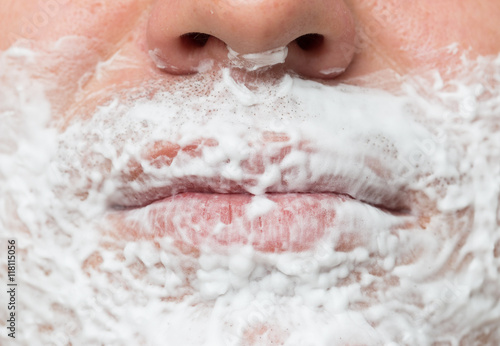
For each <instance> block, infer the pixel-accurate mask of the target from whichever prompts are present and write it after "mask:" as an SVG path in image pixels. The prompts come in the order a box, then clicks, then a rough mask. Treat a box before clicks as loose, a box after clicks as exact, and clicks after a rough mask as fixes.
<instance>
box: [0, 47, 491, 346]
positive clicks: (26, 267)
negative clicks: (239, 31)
mask: <svg viewBox="0 0 500 346" xmlns="http://www.w3.org/2000/svg"><path fill="white" fill-rule="evenodd" d="M1 59H3V60H1V61H0V71H1V72H2V76H3V77H2V78H3V80H2V83H1V84H0V92H1V93H2V95H7V96H8V97H2V99H1V100H0V118H1V119H2V126H4V125H5V127H2V136H1V137H0V179H1V180H2V184H0V206H1V208H0V227H2V228H3V229H7V230H8V232H9V234H8V236H15V237H17V239H18V241H19V244H20V249H21V251H23V256H21V257H20V265H19V268H20V272H19V274H18V278H19V280H20V283H21V284H22V288H23V290H24V291H23V292H24V293H23V295H22V297H20V299H21V300H20V303H19V304H20V305H19V310H21V311H22V312H23V315H24V317H23V318H24V319H25V321H26V322H24V325H23V326H22V328H23V333H21V334H20V335H19V337H20V342H24V343H26V344H30V343H33V342H34V341H33V340H36V342H42V343H48V342H54V341H56V342H59V343H61V344H67V343H69V342H71V343H80V344H88V343H92V342H93V341H94V340H96V339H99V340H100V342H102V343H106V344H112V343H119V344H123V343H127V342H134V343H139V344H147V343H154V342H155V341H156V340H163V341H164V340H167V341H168V342H169V343H171V344H204V343H205V344H209V345H210V344H214V345H221V344H227V345H239V344H242V343H245V342H248V340H255V342H256V343H259V342H260V343H271V342H275V343H280V342H281V343H288V344H294V343H296V344H306V342H308V343H311V342H312V343H313V344H317V345H324V344H327V345H331V344H339V345H342V344H345V342H346V340H348V342H351V343H360V344H370V343H371V344H373V343H390V342H393V343H398V344H430V343H432V342H441V341H442V342H451V343H453V342H458V340H459V339H460V338H462V337H465V336H466V335H474V333H476V332H477V331H478V330H484V328H487V327H489V326H492V328H491V330H496V328H495V321H498V318H499V316H500V314H499V312H498V311H499V310H498V309H499V308H498V299H497V298H498V297H497V295H496V294H497V293H496V292H498V291H499V290H500V288H499V287H498V282H500V280H499V277H498V276H499V270H498V269H499V266H500V263H499V260H498V258H499V257H498V254H497V255H495V253H498V251H497V252H494V251H493V250H494V249H493V245H492V244H498V243H499V241H500V240H499V238H500V234H499V233H498V221H497V219H496V213H497V211H498V210H499V205H498V200H499V199H498V196H499V195H500V191H499V190H500V184H499V180H498V179H499V178H498V177H499V176H500V168H499V164H498V162H499V158H500V152H499V149H498V148H499V146H498V143H500V138H499V136H500V131H498V123H499V118H498V117H499V113H498V109H499V107H498V97H497V96H498V95H497V94H494V95H493V96H496V97H491V98H487V100H484V101H482V100H481V97H483V96H484V93H486V92H494V93H497V92H498V90H496V89H489V86H488V85H485V86H484V89H483V90H484V91H483V92H484V93H479V94H476V93H477V90H478V89H477V88H476V86H472V87H465V86H463V87H459V88H456V89H455V90H454V91H446V90H448V89H446V90H445V89H439V88H437V89H436V93H438V95H439V96H440V97H441V98H442V99H443V100H445V101H446V102H445V103H446V104H447V106H449V107H443V106H439V105H435V104H433V103H430V102H428V101H427V100H425V99H423V98H421V97H420V96H419V95H417V94H412V92H413V90H412V88H411V87H410V86H409V87H408V88H407V89H405V95H406V96H401V97H395V96H393V95H389V94H387V93H383V92H380V91H374V90H363V89H359V88H353V87H348V86H339V87H335V88H329V87H325V86H321V85H319V84H316V83H312V82H307V81H301V80H298V79H293V78H288V77H287V78H288V79H284V80H283V81H281V83H278V86H279V87H276V85H271V86H269V85H268V86H266V85H263V86H258V87H257V88H252V89H250V88H247V90H245V92H246V93H247V96H248V97H249V98H248V100H249V101H248V102H246V103H245V99H243V101H242V99H241V98H240V96H239V95H240V94H239V93H240V91H241V89H237V88H238V87H241V85H237V84H232V83H230V82H231V81H230V80H229V79H224V78H223V77H221V80H220V82H218V83H215V85H214V87H213V89H212V90H211V92H210V93H207V94H204V95H203V96H199V95H198V97H192V98H189V99H186V98H184V97H182V95H181V94H180V93H179V94H172V93H171V92H163V93H162V92H158V93H157V94H156V96H155V97H154V98H153V99H152V100H149V99H146V98H144V99H137V98H135V100H134V101H133V102H131V103H127V102H121V101H119V99H118V97H117V99H116V100H115V101H114V102H110V103H109V104H107V105H104V106H102V107H101V108H99V110H98V111H97V112H96V114H94V116H93V117H92V119H90V120H89V121H87V122H75V123H74V124H73V125H72V126H70V127H69V128H68V130H67V131H66V132H65V133H63V134H60V135H58V136H57V137H56V134H55V133H54V132H53V131H51V130H48V129H46V128H45V124H46V121H47V120H48V119H49V117H50V115H51V114H50V113H51V109H50V104H49V103H48V102H47V100H46V99H45V97H44V96H43V88H42V87H38V86H36V84H35V83H33V81H32V80H31V79H29V78H28V77H27V76H26V75H25V74H24V72H23V68H22V66H25V65H24V64H23V61H24V60H23V59H28V60H29V59H35V60H36V59H37V58H36V56H35V55H32V54H31V53H30V52H29V51H26V50H11V51H9V52H7V53H3V54H2V55H1ZM488 64H489V65H488V66H490V67H491V66H493V67H495V66H498V63H496V64H497V65H495V62H491V61H489V62H488ZM14 67H16V68H14ZM497 70H498V68H496V69H495V71H497ZM474 73H476V74H478V75H479V73H480V71H474ZM495 73H496V72H495ZM490 75H491V73H490ZM494 76H495V77H494V78H496V80H497V81H499V80H500V77H498V74H496V75H494ZM233 82H234V81H233ZM192 85H193V83H192V82H191V81H187V82H186V84H185V85H184V86H183V87H185V88H186V89H184V90H190V91H191V92H193V93H194V91H193V89H190V88H191V86H192ZM460 85H461V84H460V83H458V86H460ZM180 88H181V86H179V90H180ZM124 94H125V95H126V91H125V92H124ZM408 95H409V96H408ZM192 96H195V95H192ZM470 97H472V99H471V98H470ZM466 99H467V100H476V103H475V106H474V107H470V105H471V104H474V103H473V102H472V103H470V102H469V101H467V102H465V101H464V100H466ZM455 103H456V104H455ZM452 104H453V105H452ZM456 105H458V107H454V106H456ZM460 105H462V106H460ZM452 106H453V107H452ZM457 109H458V111H457ZM450 114H451V115H450ZM471 114H473V115H471ZM495 126H496V127H495ZM439 128H442V129H443V132H444V133H445V134H446V137H445V138H446V139H443V138H444V137H441V136H438V135H437V134H439V131H438V130H439ZM270 134H271V135H270ZM276 134H279V136H276ZM200 138H209V139H211V140H212V141H211V142H207V143H217V145H213V144H211V145H199V146H198V147H196V145H194V144H193V143H194V142H196V140H199V139H200ZM165 139H168V140H169V141H171V142H173V143H175V144H177V145H178V146H179V148H180V149H179V151H178V153H177V155H175V156H174V158H173V160H172V161H171V163H170V165H165V164H164V165H160V166H159V167H157V166H154V165H152V164H151V163H150V160H146V159H144V157H143V149H144V148H145V147H148V145H150V144H151V143H155V142H157V141H164V140H165ZM287 147H290V148H291V149H292V150H291V151H288V154H287V155H285V157H284V158H283V160H281V161H280V160H275V161H271V160H270V161H263V162H259V161H258V160H255V161H251V162H246V160H248V159H251V158H255V157H257V156H258V155H257V154H258V153H259V152H260V151H263V150H269V151H268V152H267V154H268V156H272V155H278V154H280V153H281V152H282V150H283V149H286V148H287ZM193 148H195V149H193ZM373 159H376V160H373ZM131 160H136V162H138V163H139V164H140V166H141V167H142V169H143V170H145V171H147V173H148V174H149V177H151V181H148V184H154V183H157V184H158V186H160V185H162V184H165V182H169V181H175V179H176V178H178V177H179V176H201V177H202V178H206V179H210V178H213V177H220V176H225V177H228V178H230V179H232V180H233V181H238V182H243V181H247V179H250V178H256V179H254V181H253V183H251V184H250V183H248V184H244V183H242V186H243V187H244V188H245V189H247V190H248V192H252V193H255V194H256V195H257V196H256V197H254V198H253V200H252V202H251V204H250V205H249V206H248V208H247V209H245V213H247V214H248V215H249V216H250V217H258V216H259V215H265V214H267V213H270V212H273V210H274V205H273V203H270V200H269V198H267V197H266V196H265V195H263V194H264V192H265V191H266V190H267V189H269V188H270V187H272V186H273V185H276V182H277V181H280V179H276V177H281V175H282V174H286V175H287V177H288V178H289V181H290V182H291V184H292V185H293V186H292V187H293V188H294V189H297V190H300V189H309V188H310V186H308V185H307V182H308V181H309V180H311V179H314V180H320V178H321V177H328V176H329V175H328V174H332V173H333V174H334V175H335V176H341V177H343V181H346V182H347V184H349V188H350V189H351V190H353V191H355V193H356V194H358V195H359V196H365V197H366V198H369V199H371V200H374V199H376V198H377V195H376V193H374V192H373V191H372V190H369V189H367V186H368V185H367V184H366V183H363V181H368V182H369V183H370V184H369V186H374V185H375V186H386V185H387V182H390V184H389V185H390V186H392V187H393V188H394V189H395V190H396V191H397V189H399V188H401V187H402V186H408V187H409V189H411V190H412V191H414V192H416V193H421V194H422V195H423V196H425V197H426V199H423V200H424V201H426V202H427V201H430V203H429V204H434V203H435V204H436V205H437V206H438V208H439V210H427V209H426V208H427V204H426V205H423V203H422V204H414V205H412V208H413V210H414V211H415V212H419V211H420V210H426V212H428V213H429V214H426V215H424V216H426V217H427V218H428V220H427V222H424V225H425V227H426V228H425V229H424V227H420V226H419V225H413V224H412V225H410V226H406V227H405V226H404V225H400V224H399V223H398V222H396V221H395V220H399V218H397V217H396V216H390V217H388V216H387V214H386V213H384V212H382V211H380V210H378V209H376V208H373V207H370V206H367V205H364V204H361V203H345V204H342V206H340V207H338V208H336V209H335V212H336V217H337V225H338V227H339V228H338V231H336V232H331V233H330V234H329V236H326V237H325V238H324V239H323V240H322V241H321V242H319V243H318V244H316V246H315V247H313V248H311V249H307V250H305V251H301V252H296V253H281V254H278V253H262V252H259V251H256V250H255V249H254V248H252V247H248V246H236V247H234V248H225V249H222V250H221V249H213V248H211V247H203V246H200V247H196V246H189V244H179V243H178V242H176V241H175V240H174V239H173V238H172V237H163V238H153V239H148V240H134V241H129V242H127V241H125V240H123V239H116V238H112V237H109V236H108V235H106V233H104V230H106V226H107V225H106V224H105V222H104V216H105V214H106V213H107V212H108V210H107V207H108V199H109V198H110V196H112V195H113V194H116V193H117V191H119V190H120V189H122V188H124V187H125V186H126V185H128V184H129V183H130V182H124V181H123V179H122V178H123V172H128V173H134V171H133V170H131V169H130V168H129V167H128V164H129V163H130V161H131ZM245 162H246V163H247V166H245ZM380 165H381V166H384V167H388V168H389V170H390V172H389V173H388V174H386V172H384V171H383V170H380V167H379V166H380ZM245 167H246V168H245ZM256 168H258V170H257V171H254V169H256ZM257 178H258V179H257ZM249 181H252V180H251V179H250V180H249ZM327 183H328V184H331V183H332V181H327ZM134 184H135V185H134V188H137V189H140V188H142V186H141V182H140V179H137V181H135V182H134ZM459 196H461V197H459ZM121 197H123V196H121ZM118 200H120V199H119V198H118ZM418 202H419V200H418V199H416V201H415V203H418ZM11 204H13V205H14V206H15V207H10V205H11ZM438 211H442V212H443V213H438ZM13 214H14V215H16V217H15V218H14V217H13ZM359 215H363V218H362V220H360V219H359ZM141 217H144V215H142V216H141V214H140V212H139V213H138V217H137V219H136V220H135V221H137V222H147V221H149V220H142V219H141ZM15 219H16V221H14V220H15ZM349 230H356V232H349ZM360 230H361V231H360ZM451 268H456V269H451ZM40 287H41V288H43V290H42V291H41V290H40V289H39V288H40ZM4 317H5V316H4ZM2 319H3V317H2ZM30 321H36V322H30ZM492 321H493V322H492ZM43 326H53V327H54V328H53V329H50V328H48V330H50V333H44V332H43V330H44V329H43V328H42V327H43ZM448 331H449V332H448ZM492 333H495V332H492ZM493 337H496V339H493V340H494V341H496V340H500V336H498V334H496V335H495V334H493ZM2 338H3V336H2ZM252 338H253V339H252ZM0 340H1V341H3V340H4V339H0ZM465 340H466V339H465ZM466 341H467V340H466ZM470 343H471V344H472V343H473V342H470Z"/></svg>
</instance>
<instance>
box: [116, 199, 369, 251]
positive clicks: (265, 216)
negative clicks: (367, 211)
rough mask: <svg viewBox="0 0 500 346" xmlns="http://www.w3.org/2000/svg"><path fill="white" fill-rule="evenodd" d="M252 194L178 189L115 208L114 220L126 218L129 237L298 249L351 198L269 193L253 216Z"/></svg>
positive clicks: (332, 222)
mask: <svg viewBox="0 0 500 346" xmlns="http://www.w3.org/2000/svg"><path fill="white" fill-rule="evenodd" d="M253 198H255V196H252V195H249V194H208V193H183V194H180V195H175V196H171V197H168V198H165V199H163V200H160V201H157V202H155V203H153V204H151V205H148V206H147V207H144V208H141V209H137V210H129V211H119V212H117V214H116V219H117V220H118V219H121V220H122V221H123V220H126V219H128V221H126V222H124V225H122V226H124V227H125V228H122V229H124V230H125V232H126V233H128V234H129V235H132V236H133V237H134V238H155V237H165V236H170V237H172V238H173V239H174V240H175V241H178V242H182V243H189V244H190V245H193V246H195V247H199V246H202V245H209V246H211V247H214V246H216V247H218V246H228V245H233V244H239V245H244V244H249V245H252V246H253V247H254V248H255V249H256V250H260V251H265V252H281V251H303V250H307V249H309V248H311V247H312V246H313V245H314V244H316V243H317V241H318V240H319V239H321V238H322V237H323V236H324V235H325V231H326V230H328V229H330V228H333V227H336V208H338V207H339V205H340V204H342V203H346V202H347V201H349V200H351V201H352V199H351V198H350V197H348V196H344V195H337V194H326V193H318V194H296V193H289V194H268V195H266V196H265V198H267V199H268V200H269V201H271V202H270V205H271V206H270V208H269V210H266V211H264V212H263V213H262V215H258V216H253V215H251V213H252V211H251V206H252V199H253ZM356 203H360V202H356ZM352 245H353V244H350V245H348V244H343V245H342V244H339V246H340V247H342V246H352Z"/></svg>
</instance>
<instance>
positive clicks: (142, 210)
mask: <svg viewBox="0 0 500 346" xmlns="http://www.w3.org/2000/svg"><path fill="white" fill-rule="evenodd" d="M278 140H280V138H278ZM273 141H274V142H276V138H275V140H273ZM284 142H285V141H284ZM217 145H218V144H217V143H216V142H208V143H202V142H199V143H197V144H196V145H194V146H189V147H186V148H182V147H180V146H178V145H175V144H172V143H167V144H165V143H161V144H160V145H157V144H155V145H153V146H152V147H151V148H149V149H148V151H147V155H146V156H145V158H146V162H149V164H150V165H151V166H153V167H155V168H157V169H158V170H159V171H158V172H165V171H167V173H168V170H169V169H170V168H171V165H175V164H176V162H175V159H176V157H178V156H179V155H182V154H183V151H186V152H187V158H188V160H189V157H199V156H200V155H201V149H200V147H201V146H205V148H209V149H210V147H215V146H217ZM289 152H290V149H289V148H288V147H287V146H286V145H285V144H284V145H283V148H282V149H281V150H279V151H278V153H279V154H278V155H276V156H274V157H265V156H264V155H263V154H259V153H258V154H257V156H255V157H250V158H249V159H248V160H247V161H246V162H243V163H242V164H241V166H242V168H243V171H244V173H245V174H246V175H245V176H244V177H243V178H242V179H240V180H234V179H230V178H223V177H222V176H217V175H213V176H209V177H205V176H197V175H193V174H185V175H180V176H169V178H168V183H166V182H163V180H162V179H159V178H158V176H155V175H154V174H152V173H145V170H144V169H143V166H142V165H140V164H138V163H135V162H134V161H131V162H130V163H129V167H130V169H129V170H128V171H127V172H124V173H123V174H122V177H121V179H120V181H122V182H123V184H122V185H119V186H118V189H117V192H116V193H115V194H114V195H112V196H111V198H110V205H111V206H112V207H113V209H114V211H111V212H110V219H111V220H112V222H113V223H114V225H115V226H114V228H115V229H119V230H120V233H121V234H122V235H124V236H125V237H132V238H133V239H152V238H156V237H171V238H172V239H173V240H174V241H176V242H179V243H182V244H188V245H189V246H193V247H195V248H199V247H200V246H204V245H208V246H210V247H221V246H222V247H226V246H229V245H234V244H239V245H243V244H249V245H252V246H253V247H254V248H255V249H257V250H260V251H266V252H281V251H304V250H307V249H309V248H311V247H313V246H314V244H317V243H318V241H319V240H320V239H322V238H323V237H325V236H326V235H328V234H331V233H332V232H337V233H339V234H340V233H341V234H344V235H345V236H343V239H344V240H338V242H337V245H336V247H337V248H338V249H340V250H342V249H343V250H346V251H347V250H348V249H352V248H354V247H355V246H358V245H360V244H358V243H357V242H356V241H355V239H358V238H361V237H360V236H359V232H360V230H359V229H356V227H357V226H356V222H357V221H360V220H361V221H362V220H363V217H365V216H368V215H369V214H370V213H372V214H373V213H374V212H376V213H381V214H384V215H387V216H388V217H394V216H396V218H398V217H397V216H405V215H408V207H407V204H406V203H408V201H407V199H406V195H405V193H403V192H402V191H400V190H398V189H394V188H392V189H391V186H390V184H388V185H387V189H384V187H383V186H382V187H381V186H380V184H379V185H378V186H371V185H370V186H368V185H367V186H366V188H364V189H358V190H357V191H358V192H359V191H361V192H360V195H358V196H355V195H354V194H352V193H351V187H352V185H353V181H352V179H350V180H349V177H342V176H334V175H332V174H328V173H327V174H324V175H322V176H320V177H319V178H318V179H316V180H314V181H308V180H306V181H305V182H304V183H302V184H301V185H300V187H301V188H300V189H292V188H290V185H292V184H293V183H294V182H293V181H289V180H287V174H288V171H287V170H286V169H283V170H282V171H281V174H282V179H281V181H279V182H278V183H276V184H274V185H272V186H269V187H268V188H267V189H266V191H264V193H263V194H262V195H261V196H260V197H256V196H254V195H252V194H251V193H250V191H251V188H252V187H253V186H254V184H255V181H254V179H258V178H259V174H262V173H261V172H260V170H261V169H262V168H263V167H262V165H263V163H262V162H270V161H271V162H274V163H278V164H279V163H280V162H281V161H282V160H283V159H284V158H285V157H286V155H287V154H288V153H289ZM185 156H186V155H185ZM184 158H185V157H184ZM367 162H371V164H372V165H374V166H376V168H374V169H375V170H377V172H379V171H380V172H381V173H380V174H383V176H384V177H385V176H388V175H387V174H386V172H384V171H383V170H382V168H381V167H378V166H377V165H376V164H374V163H373V162H375V161H373V160H371V161H365V162H363V163H364V164H365V165H366V164H367ZM292 168H293V169H299V170H300V169H305V168H304V167H292ZM210 169H213V167H208V169H207V170H208V171H210ZM372 171H373V169H372ZM149 172H151V170H150V171H149ZM153 172H154V170H153ZM158 174H159V173H158ZM350 184H351V185H350ZM354 184H356V182H354ZM356 186H357V187H358V186H359V184H357V185H356ZM363 193H366V196H368V197H369V196H376V198H374V199H373V200H369V199H368V198H367V199H364V198H363ZM255 198H260V199H261V201H262V200H264V206H265V207H264V210H261V211H258V212H257V214H256V213H255V212H253V211H252V210H253V209H252V208H257V209H259V204H258V203H259V202H255V200H254V199H255ZM352 206H354V207H361V209H360V210H362V211H363V212H366V213H367V214H366V215H355V216H354V217H355V218H357V220H352V221H353V222H350V221H351V220H349V222H348V223H349V225H347V226H346V225H344V224H342V223H341V222H339V218H338V211H339V210H340V209H342V208H343V209H345V208H350V207H352ZM367 210H368V211H367ZM398 219H399V218H398ZM399 221H401V220H399ZM342 222H344V223H345V219H344V220H343V221H342ZM353 225H354V226H353ZM356 232H358V234H357V233H356ZM346 239H347V240H346Z"/></svg>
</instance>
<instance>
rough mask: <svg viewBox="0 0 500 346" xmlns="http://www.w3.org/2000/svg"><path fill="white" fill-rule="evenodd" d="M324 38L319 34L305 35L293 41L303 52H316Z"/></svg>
mask: <svg viewBox="0 0 500 346" xmlns="http://www.w3.org/2000/svg"><path fill="white" fill-rule="evenodd" d="M324 40H325V38H324V37H323V35H320V34H306V35H302V36H300V37H297V38H296V39H295V42H297V45H298V46H299V47H300V48H301V49H302V50H305V51H311V50H316V49H318V48H320V47H321V46H322V45H323V41H324Z"/></svg>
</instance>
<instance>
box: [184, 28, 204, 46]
mask: <svg viewBox="0 0 500 346" xmlns="http://www.w3.org/2000/svg"><path fill="white" fill-rule="evenodd" d="M209 38H210V35H209V34H204V33H201V32H190V33H187V34H184V35H182V36H181V40H182V42H183V43H184V44H185V45H187V46H189V47H199V48H201V47H204V46H205V45H206V44H207V42H208V39H209Z"/></svg>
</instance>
